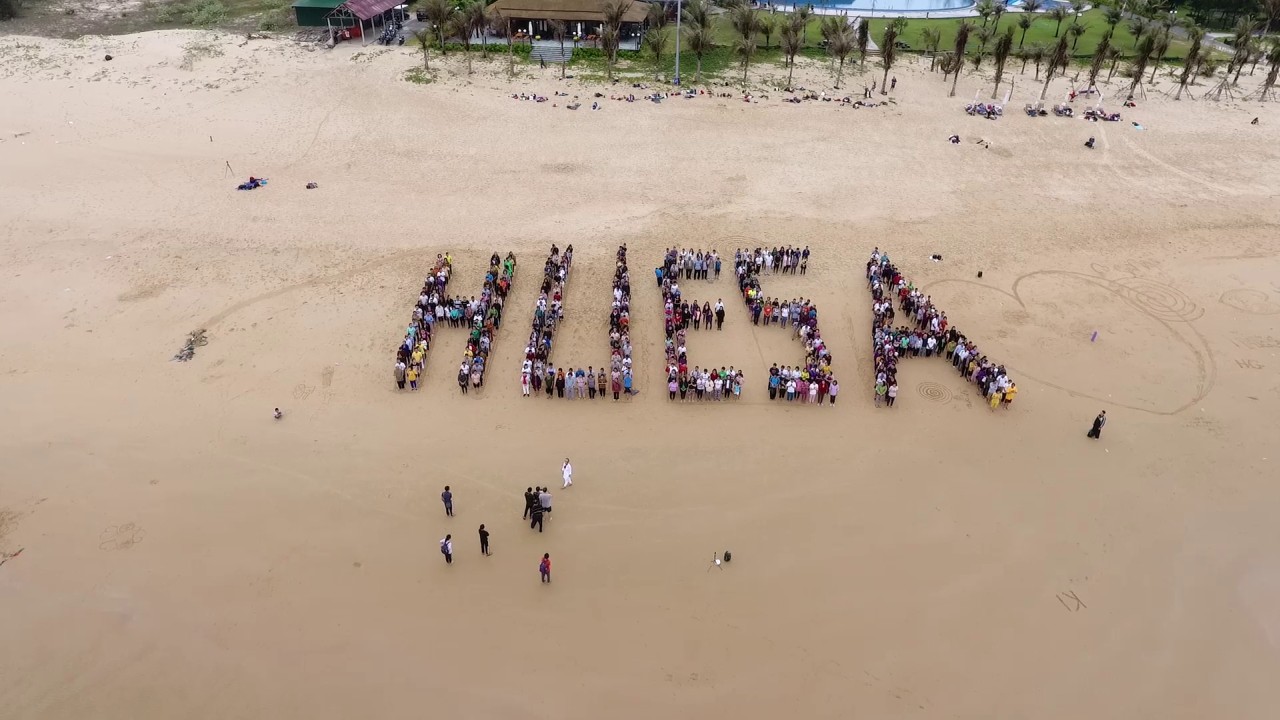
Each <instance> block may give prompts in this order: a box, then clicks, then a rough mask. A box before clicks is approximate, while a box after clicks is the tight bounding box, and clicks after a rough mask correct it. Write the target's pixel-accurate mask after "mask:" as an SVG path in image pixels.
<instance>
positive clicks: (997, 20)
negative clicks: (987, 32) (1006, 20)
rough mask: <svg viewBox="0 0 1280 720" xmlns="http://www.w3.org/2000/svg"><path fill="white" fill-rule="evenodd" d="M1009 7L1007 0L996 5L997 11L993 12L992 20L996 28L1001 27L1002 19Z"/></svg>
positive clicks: (1001, 0) (1002, 0)
mask: <svg viewBox="0 0 1280 720" xmlns="http://www.w3.org/2000/svg"><path fill="white" fill-rule="evenodd" d="M1008 9H1009V6H1008V5H1006V4H1005V0H1000V1H999V2H997V3H996V9H995V10H992V11H991V19H992V20H994V21H995V25H996V28H999V27H1000V18H1002V17H1004V14H1005V12H1006V11H1007V10H1008Z"/></svg>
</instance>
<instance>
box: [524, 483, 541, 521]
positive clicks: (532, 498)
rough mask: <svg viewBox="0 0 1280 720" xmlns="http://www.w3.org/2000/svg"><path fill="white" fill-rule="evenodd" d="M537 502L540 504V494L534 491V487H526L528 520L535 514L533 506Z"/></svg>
mask: <svg viewBox="0 0 1280 720" xmlns="http://www.w3.org/2000/svg"><path fill="white" fill-rule="evenodd" d="M537 504H538V494H537V493H535V492H534V491H533V488H525V489H524V519H525V520H528V519H529V516H530V515H532V514H533V506H534V505H537Z"/></svg>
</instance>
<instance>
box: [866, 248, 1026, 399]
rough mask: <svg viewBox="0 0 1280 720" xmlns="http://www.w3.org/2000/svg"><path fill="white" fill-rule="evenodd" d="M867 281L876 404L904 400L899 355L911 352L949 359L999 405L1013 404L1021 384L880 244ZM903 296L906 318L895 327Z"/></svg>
mask: <svg viewBox="0 0 1280 720" xmlns="http://www.w3.org/2000/svg"><path fill="white" fill-rule="evenodd" d="M867 286H868V288H869V289H870V290H871V298H872V305H871V309H872V317H873V318H874V320H873V322H872V347H873V348H874V357H875V374H876V379H875V403H876V406H877V407H879V406H881V405H884V406H885V407H893V406H894V404H895V403H896V402H897V399H898V380H897V370H898V360H899V359H900V358H906V357H919V356H920V355H921V354H923V355H924V356H925V357H933V356H934V355H937V356H938V357H941V358H944V359H946V360H947V362H950V363H951V366H952V367H953V368H955V369H956V371H957V372H959V373H960V376H961V377H963V378H964V379H965V380H968V381H970V382H973V383H976V384H977V385H978V389H979V390H980V391H981V392H982V397H983V398H985V399H986V400H987V402H988V403H989V404H990V405H991V409H992V410H994V409H996V408H997V407H999V406H1001V405H1003V406H1004V407H1005V409H1008V407H1009V406H1010V405H1011V404H1012V403H1013V399H1014V398H1015V397H1016V396H1017V394H1018V386H1017V385H1016V384H1015V383H1014V382H1013V380H1012V379H1011V378H1010V377H1009V375H1008V373H1006V372H1005V369H1004V366H1003V365H997V364H996V363H994V362H992V361H991V360H988V359H987V356H986V355H983V354H982V353H981V352H980V351H979V350H978V347H977V345H976V344H975V343H974V342H973V341H971V340H969V339H968V338H966V337H965V336H964V335H963V334H962V333H960V331H959V330H957V329H956V328H955V327H954V326H951V325H950V323H949V322H948V321H947V315H946V313H944V312H942V311H941V310H939V309H938V308H937V306H936V305H934V304H933V299H932V298H931V297H930V296H928V295H925V294H924V293H923V292H921V291H920V289H918V288H917V287H915V285H913V284H912V283H911V282H909V281H908V280H907V279H906V278H905V277H903V275H902V273H901V272H899V271H898V269H897V268H896V267H895V266H894V265H893V263H891V262H890V261H889V255H888V253H883V252H881V251H880V248H876V249H875V250H873V251H872V253H871V259H870V260H868V261H867ZM895 294H896V295H897V298H898V306H899V308H900V309H901V312H902V315H903V318H902V319H903V323H902V324H900V325H898V326H897V327H894V321H895V319H896V318H897V311H896V310H895V309H894V304H893V298H892V296H893V295H895Z"/></svg>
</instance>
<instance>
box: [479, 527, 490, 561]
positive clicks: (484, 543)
mask: <svg viewBox="0 0 1280 720" xmlns="http://www.w3.org/2000/svg"><path fill="white" fill-rule="evenodd" d="M480 554H481V555H489V554H490V553H489V531H488V530H485V529H484V525H481V526H480Z"/></svg>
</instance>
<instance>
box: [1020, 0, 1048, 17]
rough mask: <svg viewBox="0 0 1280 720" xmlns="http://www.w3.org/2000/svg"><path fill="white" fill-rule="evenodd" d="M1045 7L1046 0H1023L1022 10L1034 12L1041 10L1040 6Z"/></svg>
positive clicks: (1029, 12)
mask: <svg viewBox="0 0 1280 720" xmlns="http://www.w3.org/2000/svg"><path fill="white" fill-rule="evenodd" d="M1042 7H1044V0H1023V2H1022V12H1024V13H1028V14H1032V15H1034V14H1035V13H1038V12H1040V8H1042Z"/></svg>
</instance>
